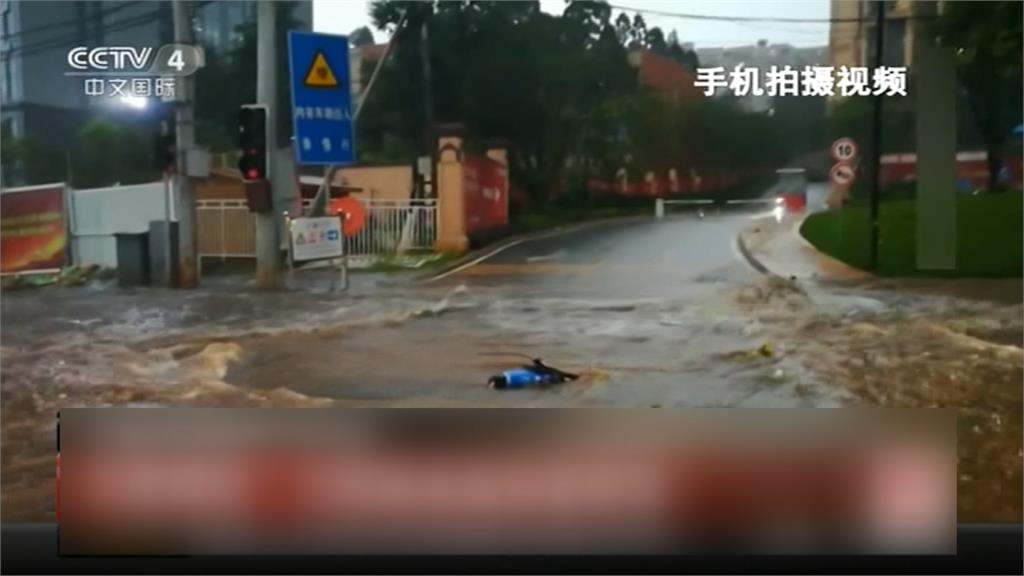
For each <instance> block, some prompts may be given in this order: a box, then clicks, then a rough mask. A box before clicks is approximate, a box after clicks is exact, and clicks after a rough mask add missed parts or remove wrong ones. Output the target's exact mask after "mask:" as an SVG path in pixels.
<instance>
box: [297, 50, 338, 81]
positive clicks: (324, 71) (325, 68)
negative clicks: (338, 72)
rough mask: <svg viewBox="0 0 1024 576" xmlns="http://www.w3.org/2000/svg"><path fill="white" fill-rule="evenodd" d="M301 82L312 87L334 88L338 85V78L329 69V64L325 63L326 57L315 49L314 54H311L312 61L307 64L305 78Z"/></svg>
mask: <svg viewBox="0 0 1024 576" xmlns="http://www.w3.org/2000/svg"><path fill="white" fill-rule="evenodd" d="M302 83H303V84H305V85H306V86H310V87H313V88H336V87H337V86H338V79H337V78H335V76H334V72H332V71H331V66H330V64H328V63H327V58H326V57H324V53H323V52H321V51H319V50H317V51H316V55H315V56H313V63H312V64H311V65H310V66H309V70H308V71H307V72H306V78H305V79H304V80H303V81H302Z"/></svg>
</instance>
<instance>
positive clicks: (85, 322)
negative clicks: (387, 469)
mask: <svg viewBox="0 0 1024 576" xmlns="http://www.w3.org/2000/svg"><path fill="white" fill-rule="evenodd" d="M750 217H751V215H750V214H747V213H730V214H709V215H708V217H707V218H704V219H698V218H696V217H695V216H693V215H678V216H674V217H670V218H668V219H666V220H664V221H658V222H656V221H653V220H649V219H631V220H623V221H616V222H608V223H602V224H598V225H591V226H585V227H582V228H580V229H577V230H575V231H572V232H569V233H564V234H555V235H550V236H546V237H541V238H538V239H535V240H531V241H524V242H521V243H518V244H514V245H510V246H509V247H507V248H506V249H504V250H502V251H500V252H497V253H495V254H492V255H490V257H488V258H486V259H485V260H483V261H480V262H478V263H476V264H475V265H473V266H470V267H466V268H464V269H461V270H457V271H455V272H453V273H450V274H447V275H444V276H443V277H441V278H438V279H436V280H434V281H431V282H426V283H424V282H414V281H413V280H412V279H411V278H407V277H402V276H389V277H380V276H376V275H369V274H366V275H356V276H355V277H354V279H353V280H354V283H353V289H352V291H351V292H350V293H348V294H331V293H329V292H327V291H326V290H324V288H326V286H327V283H328V282H327V280H326V279H324V278H323V277H322V275H320V276H318V273H317V272H310V273H307V276H305V279H304V282H305V283H306V289H303V290H293V291H288V292H280V293H261V292H258V291H255V290H253V289H252V288H251V287H250V286H249V285H247V284H246V283H245V282H244V281H240V280H238V279H210V280H209V281H207V282H205V284H204V287H203V288H202V289H201V290H198V291H194V292H187V293H186V292H169V291H163V290H156V289H139V290H133V291H128V290H122V289H117V288H115V287H111V286H109V285H106V286H105V285H95V286H89V287H82V288H48V289H43V290H34V291H25V292H11V293H5V294H4V296H3V299H2V305H3V308H2V311H3V328H4V331H3V343H2V347H0V363H2V369H3V386H2V394H3V402H2V404H3V408H2V409H3V417H4V422H3V444H4V452H3V472H4V474H3V503H4V508H5V514H6V515H9V517H11V518H21V519H36V520H39V519H46V518H51V517H52V514H51V512H50V511H51V510H52V484H49V483H47V482H45V481H43V480H44V479H46V478H50V477H51V476H52V450H53V445H52V442H53V415H54V414H55V413H56V412H57V410H59V409H60V408H61V407H63V406H83V405H85V406H103V405H132V406H154V405H159V406H164V405H172V406H199V405H201V406H296V407H316V406H506V407H507V406H521V407H540V406H630V407H674V406H697V407H701V406H730V407H794V406H816V407H835V406H842V405H847V404H857V403H868V404H876V405H893V406H955V407H959V408H963V409H965V410H966V411H967V412H966V414H967V415H968V416H970V418H971V419H969V420H967V421H966V422H968V423H967V424H966V426H967V434H968V435H969V437H971V438H976V439H977V442H975V443H974V444H972V446H975V448H971V454H969V456H970V457H971V458H974V459H975V460H971V462H973V463H970V464H969V465H970V466H973V467H974V468H972V469H971V470H970V472H968V473H965V474H967V475H970V476H971V477H970V478H969V479H968V480H967V481H966V483H968V484H970V483H978V482H984V485H985V486H986V487H987V488H986V491H987V492H986V493H987V494H988V495H987V496H979V497H978V499H974V500H971V499H970V498H968V500H967V502H968V503H969V508H968V511H970V512H972V513H977V514H979V515H980V517H983V518H988V519H995V518H1001V517H1005V516H1006V515H1008V514H1011V513H1013V514H1015V515H1011V516H1010V517H1014V518H1016V517H1019V509H1020V484H1021V482H1020V464H1021V459H1020V458H1021V454H1020V448H1019V445H1020V436H1021V432H1020V431H1021V428H1020V418H1021V415H1020V408H1021V395H1020V382H1021V378H1022V364H1024V362H1022V355H1021V349H1020V342H1019V341H1016V340H1015V339H1014V338H1015V336H1014V335H1020V334H1022V330H1024V329H1022V326H1021V315H1022V309H1021V306H1020V303H1019V302H1017V303H1009V304H1008V303H1005V302H990V301H974V300H968V299H963V298H952V297H948V296H942V295H934V294H909V293H907V292H905V291H892V290H875V289H866V288H857V287H847V288H842V287H836V286H819V285H815V284H811V283H806V284H803V283H799V284H798V283H791V282H788V281H786V280H782V279H777V278H769V277H766V276H762V275H760V274H758V273H756V272H754V271H753V270H752V269H751V268H750V267H749V266H748V265H747V264H746V263H745V262H743V261H742V259H741V258H740V257H739V256H738V255H737V253H736V250H735V247H734V240H735V237H736V235H737V233H738V231H739V229H740V228H741V227H742V226H744V225H746V224H747V223H748V222H749V218H750ZM522 356H527V357H541V358H543V359H544V360H545V361H547V362H549V363H551V364H553V365H554V366H557V367H559V368H562V369H564V370H569V371H575V372H580V373H581V374H582V377H581V378H580V379H579V380H578V381H575V382H571V383H567V384H562V385H558V386H554V387H550V388H546V389H532V390H515V391H495V390H491V389H489V388H487V387H486V381H487V379H488V377H489V376H490V375H491V374H494V373H496V372H500V371H502V370H505V369H509V368H512V367H514V366H516V365H518V364H520V363H522V362H524V361H525V358H523V357H522ZM951 376H952V380H951V379H950V378H951ZM976 428H977V430H980V432H975V429H976ZM1014 433H1016V436H1013V434H1014ZM993 439H995V440H993ZM1014 442H1015V444H1014ZM1014 481H1015V484H1012V482H1014ZM1011 485H1015V486H1016V488H1015V489H1012V490H1011V489H1009V488H1007V489H1003V488H1002V487H1003V486H1011ZM993 486H996V487H997V488H998V489H993V488H992V487H993ZM961 501H962V502H963V501H964V500H963V499H962V500H961ZM1014 510H1016V512H1014Z"/></svg>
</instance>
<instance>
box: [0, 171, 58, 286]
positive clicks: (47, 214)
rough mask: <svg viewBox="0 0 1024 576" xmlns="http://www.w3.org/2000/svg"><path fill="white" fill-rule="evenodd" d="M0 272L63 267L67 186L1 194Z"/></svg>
mask: <svg viewBox="0 0 1024 576" xmlns="http://www.w3.org/2000/svg"><path fill="white" fill-rule="evenodd" d="M0 215H2V218H0V237H2V241H0V248H2V252H0V272H4V273H8V272H25V271H29V270H46V269H53V268H60V267H62V266H63V265H64V262H65V248H66V246H67V233H66V226H65V214H64V185H63V184H51V185H46V186H31V187H26V188H20V189H19V188H12V189H9V190H4V191H3V192H2V193H0Z"/></svg>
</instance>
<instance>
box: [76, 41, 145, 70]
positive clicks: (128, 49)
mask: <svg viewBox="0 0 1024 576" xmlns="http://www.w3.org/2000/svg"><path fill="white" fill-rule="evenodd" d="M152 55H153V49H152V48H150V47H148V46H147V47H145V48H134V47H132V46H99V47H96V48H88V47H86V46H78V47H76V48H72V49H71V50H70V51H68V66H70V67H72V68H74V69H75V70H104V71H106V70H113V71H117V70H145V69H146V63H147V62H149V57H150V56H152Z"/></svg>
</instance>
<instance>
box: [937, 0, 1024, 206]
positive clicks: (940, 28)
mask: <svg viewBox="0 0 1024 576" xmlns="http://www.w3.org/2000/svg"><path fill="white" fill-rule="evenodd" d="M1022 7H1024V3H1021V2H1017V1H1011V2H947V3H945V4H943V8H942V11H941V13H940V15H939V17H938V19H937V20H936V22H935V24H934V28H933V32H934V33H935V34H937V36H938V39H939V42H940V43H941V44H943V45H946V46H950V47H952V48H954V49H955V50H956V53H957V71H958V74H959V77H960V80H961V82H962V83H963V85H964V87H965V88H966V90H967V95H968V99H969V101H970V106H971V110H972V111H973V113H974V117H975V121H976V123H977V128H978V131H979V133H980V134H981V136H982V139H983V140H984V143H985V149H986V151H987V153H988V171H989V175H988V177H989V188H994V187H995V186H996V185H997V182H998V176H999V171H1000V169H1001V167H1002V156H1003V151H1004V149H1005V147H1006V143H1007V139H1008V138H1009V136H1010V131H1011V130H1012V129H1013V127H1014V126H1015V125H1017V124H1019V123H1020V122H1021V108H1022V102H1021V86H1022V82H1021V74H1022V70H1021V68H1022V61H1021V60H1022V56H1021V52H1022V51H1024V45H1022V43H1024V41H1022V24H1021V21H1022V19H1024V11H1022Z"/></svg>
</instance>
